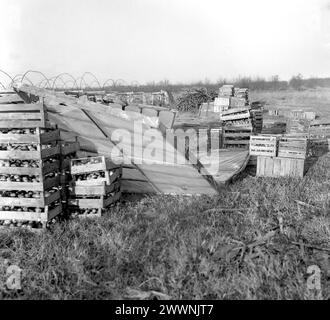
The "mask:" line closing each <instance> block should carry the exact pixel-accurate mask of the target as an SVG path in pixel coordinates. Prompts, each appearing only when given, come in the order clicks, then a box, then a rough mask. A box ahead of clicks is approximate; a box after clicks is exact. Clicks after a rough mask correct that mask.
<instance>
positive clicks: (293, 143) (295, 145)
mask: <svg viewBox="0 0 330 320" xmlns="http://www.w3.org/2000/svg"><path fill="white" fill-rule="evenodd" d="M307 145H308V140H307V139H306V138H287V137H282V138H281V139H280V142H279V146H278V156H279V157H282V158H295V159H306V156H307Z"/></svg>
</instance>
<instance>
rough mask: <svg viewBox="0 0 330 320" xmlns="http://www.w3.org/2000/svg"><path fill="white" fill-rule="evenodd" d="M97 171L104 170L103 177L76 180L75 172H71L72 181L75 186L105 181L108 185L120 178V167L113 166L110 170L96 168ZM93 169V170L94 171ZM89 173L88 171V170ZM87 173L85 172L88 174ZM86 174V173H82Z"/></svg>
mask: <svg viewBox="0 0 330 320" xmlns="http://www.w3.org/2000/svg"><path fill="white" fill-rule="evenodd" d="M96 171H97V172H104V178H98V179H90V180H77V178H76V176H77V175H76V174H72V181H73V183H74V184H75V185H76V186H95V185H102V184H103V183H106V184H108V185H110V184H112V183H114V182H115V181H117V180H119V179H121V176H122V172H123V171H122V168H121V167H119V168H113V169H112V170H96ZM96 171H94V172H96ZM88 173H90V172H88ZM88 173H87V174H88ZM84 174H86V173H84Z"/></svg>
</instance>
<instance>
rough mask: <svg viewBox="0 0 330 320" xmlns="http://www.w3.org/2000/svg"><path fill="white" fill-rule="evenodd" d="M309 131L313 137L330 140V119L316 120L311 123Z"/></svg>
mask: <svg viewBox="0 0 330 320" xmlns="http://www.w3.org/2000/svg"><path fill="white" fill-rule="evenodd" d="M308 133H309V135H310V137H311V138H323V139H328V140H330V119H329V118H326V119H322V120H314V121H312V122H311V123H310V126H309V130H308Z"/></svg>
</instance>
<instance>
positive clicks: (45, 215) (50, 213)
mask: <svg viewBox="0 0 330 320" xmlns="http://www.w3.org/2000/svg"><path fill="white" fill-rule="evenodd" d="M61 213H62V206H61V204H59V205H56V206H54V207H52V208H51V207H49V206H46V207H45V208H44V211H42V212H30V211H28V212H23V211H7V210H6V211H3V210H1V211H0V220H1V221H5V220H10V221H13V220H15V221H35V222H40V223H41V224H42V227H43V229H45V228H46V227H47V223H49V222H50V221H51V220H52V219H54V218H56V217H58V216H59V215H60V214H61Z"/></svg>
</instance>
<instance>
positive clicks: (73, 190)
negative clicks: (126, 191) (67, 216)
mask: <svg viewBox="0 0 330 320" xmlns="http://www.w3.org/2000/svg"><path fill="white" fill-rule="evenodd" d="M71 175H72V178H73V180H72V185H71V187H70V198H69V206H70V211H71V212H72V215H73V216H74V217H79V218H86V217H88V218H92V217H100V216H102V215H103V214H104V213H105V211H106V210H107V208H109V207H110V206H111V205H113V204H115V203H116V202H117V201H118V200H119V199H120V197H121V177H122V167H121V166H120V165H117V164H114V163H113V162H112V161H111V160H110V159H108V158H106V157H103V156H100V157H90V158H81V159H73V160H71Z"/></svg>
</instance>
